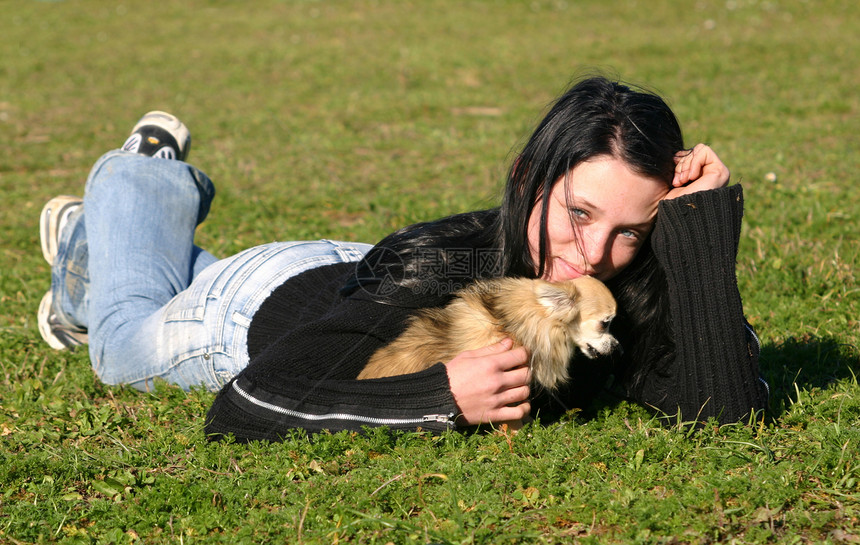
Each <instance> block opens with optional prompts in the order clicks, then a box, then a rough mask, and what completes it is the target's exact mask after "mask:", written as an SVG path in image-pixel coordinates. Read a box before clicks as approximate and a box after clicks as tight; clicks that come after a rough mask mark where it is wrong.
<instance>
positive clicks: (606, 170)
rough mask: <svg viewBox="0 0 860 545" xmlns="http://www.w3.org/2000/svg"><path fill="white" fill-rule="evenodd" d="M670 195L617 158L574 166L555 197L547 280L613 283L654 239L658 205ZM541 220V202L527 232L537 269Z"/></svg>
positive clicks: (549, 225) (661, 185)
mask: <svg viewBox="0 0 860 545" xmlns="http://www.w3.org/2000/svg"><path fill="white" fill-rule="evenodd" d="M565 178H567V183H565ZM668 192H669V185H668V184H667V183H666V182H664V181H661V180H658V179H656V178H649V177H647V176H643V175H641V174H637V173H635V172H633V171H632V170H630V168H629V167H628V166H627V164H626V163H624V162H623V161H621V160H620V159H616V158H614V157H610V156H604V155H602V156H599V157H595V158H594V159H592V160H590V161H586V162H583V163H580V164H578V165H577V166H575V167H574V168H573V169H571V170H570V172H568V173H567V176H562V177H561V178H559V179H558V180H556V182H555V184H554V185H553V188H552V191H551V192H550V196H549V203H547V206H548V216H547V240H546V242H547V249H546V251H547V255H546V258H547V261H546V266H545V271H544V275H543V278H544V279H545V280H549V281H551V282H559V281H563V280H570V279H572V278H577V277H579V276H585V275H589V276H594V277H595V278H598V279H599V280H603V281H606V280H609V279H610V278H612V277H614V276H615V275H616V274H618V273H619V272H620V271H621V270H623V269H624V267H626V266H627V265H629V264H630V262H631V261H633V258H634V257H635V256H636V253H637V252H638V251H639V248H640V247H641V246H642V243H643V242H644V241H645V239H646V238H647V237H648V235H649V234H650V233H651V228H652V227H653V226H654V219H655V217H656V215H657V204H658V203H659V202H660V200H661V199H662V198H663V197H664V196H666V194H667V193H668ZM540 216H541V203H540V202H538V203H537V204H535V206H534V208H533V209H532V213H531V217H530V218H529V227H528V241H529V250H530V251H531V256H532V260H533V261H534V263H538V262H539V259H538V257H539V248H540V246H539V241H540Z"/></svg>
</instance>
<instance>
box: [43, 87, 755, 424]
mask: <svg viewBox="0 0 860 545" xmlns="http://www.w3.org/2000/svg"><path fill="white" fill-rule="evenodd" d="M188 142H189V138H188V132H187V129H185V127H184V125H182V123H181V122H179V121H178V120H177V119H176V118H174V117H173V116H170V115H168V114H163V113H160V112H154V113H150V114H147V115H146V116H144V118H143V119H142V120H141V121H140V123H138V125H137V126H136V127H135V128H134V129H133V130H132V136H131V137H129V140H128V141H127V142H126V145H125V146H124V148H125V149H124V150H121V151H117V152H111V153H109V154H107V155H106V156H105V157H103V158H102V159H101V160H100V161H99V162H98V163H97V164H96V166H95V167H94V168H93V171H92V173H91V174H90V177H89V179H88V181H87V185H86V189H85V194H84V198H83V201H82V202H81V201H80V199H75V198H71V197H59V198H56V199H54V200H52V201H51V202H50V203H48V205H46V207H45V209H44V210H43V213H42V233H41V234H42V247H43V252H44V253H45V257H46V259H47V260H48V262H49V263H51V264H52V289H51V291H50V292H49V293H48V294H46V296H45V298H44V299H43V302H42V305H41V306H40V311H39V324H40V331H41V332H42V335H43V337H44V338H45V339H46V340H47V341H48V342H49V343H51V345H52V346H54V347H56V348H62V347H67V346H74V345H76V344H81V343H83V342H86V341H87V340H88V341H89V345H90V347H89V348H90V357H91V360H92V364H93V367H94V369H95V371H96V373H97V374H98V375H99V377H100V378H101V379H102V380H104V381H105V382H107V383H110V384H130V385H132V386H134V387H136V388H139V389H148V388H150V387H151V386H152V384H153V380H154V379H155V378H161V379H164V380H167V381H169V382H172V383H174V384H178V385H180V386H182V387H184V388H188V387H191V386H195V385H201V384H202V385H204V386H206V387H208V388H210V389H212V390H220V392H219V394H218V396H217V398H216V399H215V402H214V404H213V406H212V408H211V409H210V411H209V415H208V418H207V423H206V430H207V432H208V433H209V434H211V436H212V437H220V436H224V435H228V434H233V435H234V436H235V437H236V438H237V439H238V440H254V439H269V440H277V439H278V438H279V437H282V436H283V435H284V434H285V433H286V432H287V430H289V429H291V428H302V429H305V430H308V431H317V430H320V429H330V430H339V429H360V428H361V427H363V426H378V425H384V426H389V427H391V428H396V429H416V428H422V429H428V430H444V429H449V428H457V427H460V426H466V425H474V424H480V423H491V422H502V421H511V420H519V419H521V418H523V417H525V416H528V415H529V414H532V415H535V414H536V415H538V416H539V417H541V418H544V419H546V418H551V417H552V416H554V415H556V414H558V413H559V412H561V411H564V410H567V409H570V408H573V407H583V406H585V404H587V403H588V402H589V400H590V399H591V398H592V397H593V395H594V393H596V392H599V391H600V390H601V389H602V388H604V387H605V386H606V385H607V383H608V381H609V379H610V378H612V379H614V387H615V388H616V389H617V391H620V392H622V393H623V395H625V396H627V397H629V398H631V399H634V400H636V401H638V402H640V403H643V404H645V405H647V406H649V407H653V408H654V409H656V410H659V411H662V412H665V413H668V414H677V413H678V412H680V413H681V415H682V418H684V419H685V420H695V419H700V420H702V419H706V418H708V417H717V418H719V419H720V421H723V422H728V421H737V420H739V419H742V418H744V417H745V416H747V415H749V414H751V413H752V412H755V411H759V410H761V409H763V407H764V406H765V403H766V399H767V385H766V383H764V381H763V380H761V379H760V378H759V372H758V351H759V347H758V341H757V339H756V337H755V334H754V332H753V331H752V329H751V328H750V326H749V325H748V323H747V322H746V320H745V319H744V316H743V308H742V304H741V297H740V294H739V293H738V289H737V283H736V278H735V257H736V252H737V244H738V237H739V233H740V224H741V217H742V214H743V200H742V191H741V188H740V187H739V186H731V187H730V186H728V182H729V171H728V169H727V168H726V167H725V166H724V165H723V163H722V162H721V161H720V159H719V158H718V157H717V156H716V154H715V153H714V152H713V151H712V150H711V149H710V148H708V147H707V146H705V145H702V144H699V145H697V146H695V147H694V148H692V149H689V150H685V149H684V144H683V139H682V135H681V129H680V127H679V125H678V122H677V120H676V118H675V116H674V114H673V113H672V111H671V110H670V109H669V107H668V106H667V105H666V104H665V102H664V101H663V100H662V99H661V98H659V97H658V96H655V95H653V94H651V93H647V92H643V91H639V90H634V89H632V88H630V87H629V86H626V85H622V84H619V83H616V82H612V81H609V80H607V79H605V78H600V77H595V78H589V79H585V80H582V81H580V82H578V83H577V84H575V85H574V86H572V87H571V88H570V89H569V90H568V91H567V92H566V93H565V94H564V95H563V96H562V97H560V98H559V99H558V100H557V101H556V103H555V104H554V105H553V107H552V108H551V110H550V112H549V113H548V114H547V116H546V117H545V119H544V120H543V121H542V122H541V123H540V124H539V125H538V127H537V129H536V130H535V132H534V134H533V135H532V137H531V138H530V140H529V141H528V143H527V144H526V145H525V148H524V149H523V150H522V152H521V153H520V154H519V155H518V157H517V158H516V160H515V161H514V163H513V165H512V167H511V169H510V171H509V174H508V182H507V186H506V190H505V196H504V199H503V202H502V204H501V206H500V207H498V208H495V209H491V210H484V211H478V212H472V213H466V214H459V215H455V216H452V217H448V218H444V219H440V220H438V221H435V222H430V223H422V224H417V225H412V226H409V227H406V228H404V229H402V230H400V231H397V232H395V233H393V234H391V235H389V236H388V237H386V238H384V239H383V240H382V241H380V242H379V243H378V244H376V245H375V246H373V247H371V246H369V245H366V244H353V243H344V242H334V241H314V242H286V243H273V244H268V245H264V246H259V247H256V248H252V249H249V250H246V251H245V252H242V253H240V254H238V255H236V256H234V257H231V258H228V259H224V260H221V261H217V260H216V259H215V258H214V257H213V256H211V255H210V254H208V253H207V252H205V251H203V250H201V249H200V248H198V247H196V246H194V243H193V236H194V229H195V227H196V225H197V224H199V223H200V222H201V221H203V219H204V218H205V217H206V214H207V212H208V210H209V205H210V202H211V200H212V197H213V195H214V188H213V186H212V183H211V181H210V180H209V179H208V178H207V177H206V175H205V174H203V173H202V172H200V171H199V170H197V169H195V168H194V167H191V166H190V165H188V164H187V163H184V162H182V160H183V159H184V158H185V156H186V154H187V151H188ZM165 159H167V160H165ZM501 275H506V276H524V277H532V278H537V277H542V278H545V279H548V280H550V281H560V280H565V279H570V278H575V277H578V276H581V275H592V276H595V277H596V278H599V279H601V280H603V281H604V282H606V283H607V285H608V286H609V287H610V289H611V290H612V291H613V293H614V295H615V296H616V298H617V300H618V302H619V309H620V312H619V317H618V318H617V319H616V320H615V321H614V322H613V332H614V333H615V335H616V336H617V337H618V338H619V339H620V340H621V342H622V346H623V348H624V351H623V355H621V356H619V357H614V358H612V359H611V360H609V359H607V361H598V362H596V363H595V362H594V361H591V360H586V361H579V360H578V359H577V360H574V361H572V362H571V364H570V368H571V375H572V377H573V378H572V380H571V381H570V382H569V383H568V384H567V385H566V386H565V387H563V388H561V389H560V390H558V391H555V392H552V393H548V392H532V391H530V389H529V385H528V369H527V367H526V363H527V361H528V354H527V353H526V351H525V349H523V348H513V347H512V345H511V342H510V341H509V340H505V341H502V342H500V343H498V344H496V345H493V346H488V347H485V348H481V349H478V350H472V351H467V352H464V353H462V354H460V355H458V356H457V357H455V358H454V359H452V360H451V361H447V362H438V363H437V364H436V365H434V366H432V367H430V368H429V369H427V370H425V371H422V372H420V373H415V374H411V375H403V376H397V377H390V378H383V379H374V380H361V381H360V380H356V376H357V375H358V373H359V372H360V371H361V369H362V368H363V366H364V364H365V363H366V362H367V360H368V359H369V357H370V355H371V354H372V353H373V352H374V351H375V350H376V349H378V348H379V347H381V346H383V345H385V344H386V343H388V342H390V341H391V340H392V339H394V338H395V337H396V336H397V335H398V334H399V333H400V332H402V331H403V329H404V327H405V322H406V320H407V319H408V317H409V316H410V315H411V314H412V313H414V312H415V311H416V310H417V309H419V308H424V307H429V306H437V305H443V304H445V303H446V302H448V301H449V300H450V298H451V293H452V291H454V290H455V289H456V288H458V287H461V286H465V285H467V284H468V283H469V282H470V281H471V280H474V279H476V278H480V277H492V276H501ZM87 335H88V339H87Z"/></svg>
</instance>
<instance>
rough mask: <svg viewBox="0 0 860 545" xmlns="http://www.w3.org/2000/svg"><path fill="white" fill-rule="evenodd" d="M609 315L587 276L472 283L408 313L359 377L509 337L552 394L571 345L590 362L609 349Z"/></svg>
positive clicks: (563, 375) (611, 310) (604, 295)
mask: <svg viewBox="0 0 860 545" xmlns="http://www.w3.org/2000/svg"><path fill="white" fill-rule="evenodd" d="M615 312H616V303H615V299H614V298H613V297H612V294H611V293H610V291H609V289H608V288H607V287H606V286H605V285H603V283H602V282H600V281H599V280H596V279H594V278H591V277H588V276H584V277H581V278H577V279H574V280H569V281H567V282H560V283H550V282H546V281H544V280H532V279H526V278H499V279H493V280H479V281H477V282H475V283H474V284H472V285H470V286H469V287H467V288H465V289H463V290H461V291H459V292H458V293H457V294H456V297H455V298H454V300H453V301H452V302H451V303H449V304H448V305H447V306H445V307H442V308H431V309H424V310H422V311H420V312H419V313H418V314H416V315H415V316H413V317H412V318H411V319H410V322H409V324H408V326H407V328H406V330H405V331H404V332H403V333H402V334H401V335H400V336H399V337H398V338H397V339H395V340H394V341H393V342H392V343H391V344H389V345H387V346H385V347H383V348H380V349H379V350H377V351H376V353H374V354H373V356H372V357H371V359H370V361H369V362H368V364H367V366H366V367H365V368H364V370H362V372H361V374H360V375H359V376H358V378H359V379H370V378H379V377H387V376H393V375H402V374H406V373H414V372H417V371H421V370H423V369H426V368H427V367H430V366H431V365H434V364H435V363H437V362H440V361H441V362H447V361H450V360H452V359H453V358H454V356H456V355H457V354H459V353H461V352H463V351H465V350H473V349H476V348H482V347H485V346H489V345H491V344H493V343H496V342H499V341H500V340H502V339H503V338H505V337H510V338H511V339H513V341H514V343H515V346H525V347H526V348H527V349H528V351H529V353H530V354H531V362H530V365H531V371H532V380H533V382H535V383H537V384H540V385H541V386H543V387H545V388H549V389H554V388H556V387H557V386H559V385H560V384H562V383H564V382H566V381H567V380H569V378H570V377H569V374H568V371H567V366H568V362H569V361H570V359H571V357H573V355H574V352H575V351H576V348H577V347H579V349H580V350H582V352H583V353H584V354H585V355H586V356H588V357H589V358H596V357H597V356H598V355H600V354H604V355H605V354H609V353H610V352H612V351H613V350H614V349H615V347H616V346H617V345H618V341H617V340H615V338H614V337H613V336H612V335H610V334H609V332H608V329H609V322H610V321H612V318H614V317H615Z"/></svg>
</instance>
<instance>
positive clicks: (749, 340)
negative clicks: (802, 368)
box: [639, 185, 767, 422]
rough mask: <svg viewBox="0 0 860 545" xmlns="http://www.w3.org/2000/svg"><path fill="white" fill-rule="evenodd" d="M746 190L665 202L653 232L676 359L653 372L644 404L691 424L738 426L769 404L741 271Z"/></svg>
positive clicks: (738, 188) (645, 388)
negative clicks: (739, 277) (739, 251)
mask: <svg viewBox="0 0 860 545" xmlns="http://www.w3.org/2000/svg"><path fill="white" fill-rule="evenodd" d="M742 216H743V190H742V188H741V186H739V185H734V186H729V187H725V188H721V189H715V190H710V191H701V192H697V193H692V194H690V195H685V196H683V197H679V198H677V199H673V200H668V201H663V202H662V203H661V204H660V206H659V210H658V213H657V218H658V219H657V224H656V225H655V228H654V231H653V233H652V247H653V249H654V254H655V256H656V258H657V260H658V262H659V263H660V265H661V266H662V268H663V269H664V271H665V274H666V281H667V285H668V298H669V311H670V313H671V322H672V332H671V336H672V341H673V343H674V347H675V350H674V352H673V356H672V357H673V358H674V360H673V361H670V362H665V364H664V365H663V366H662V370H661V372H655V373H651V374H649V376H647V377H646V378H645V380H644V384H643V387H642V389H641V390H640V396H641V397H642V399H639V401H640V402H642V403H645V404H648V405H650V406H653V407H656V408H658V409H659V410H661V411H663V412H665V413H667V414H676V413H677V412H678V411H679V410H680V412H681V415H682V417H683V418H684V420H686V421H690V420H694V419H695V420H698V421H702V420H705V419H707V418H709V417H716V418H718V419H719V421H721V422H736V421H738V420H741V419H743V418H744V417H746V416H748V415H749V414H750V413H751V412H753V411H758V410H761V409H763V408H764V407H765V404H766V402H767V384H766V383H765V382H764V381H763V380H762V379H761V378H760V375H759V367H758V354H759V346H758V340H757V338H756V336H755V333H754V332H753V330H752V328H751V327H750V325H749V324H748V323H747V321H746V319H745V318H744V314H743V306H742V302H741V296H740V293H739V291H738V287H737V277H736V273H735V266H736V258H737V249H738V241H739V238H740V230H741V218H742Z"/></svg>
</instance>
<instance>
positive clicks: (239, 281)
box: [51, 151, 371, 391]
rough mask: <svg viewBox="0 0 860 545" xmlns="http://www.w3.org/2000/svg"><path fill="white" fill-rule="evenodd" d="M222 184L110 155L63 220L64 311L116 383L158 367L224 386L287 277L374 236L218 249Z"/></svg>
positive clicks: (60, 274)
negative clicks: (211, 238) (202, 228)
mask: <svg viewBox="0 0 860 545" xmlns="http://www.w3.org/2000/svg"><path fill="white" fill-rule="evenodd" d="M214 194H215V188H214V186H213V185H212V182H211V181H210V180H209V178H208V177H207V176H206V175H205V174H203V173H202V172H201V171H199V170H197V169H196V168H194V167H192V166H190V165H188V164H187V163H183V162H180V161H173V160H166V159H155V158H151V157H145V156H142V155H137V154H130V153H127V152H121V151H114V152H110V153H108V154H106V155H105V156H104V157H102V158H101V159H99V161H98V162H97V163H96V164H95V166H94V167H93V169H92V171H91V173H90V176H89V178H88V179H87V184H86V189H85V192H84V205H83V206H82V207H81V208H79V209H78V210H77V211H76V212H75V214H73V215H72V216H71V217H70V218H69V222H68V224H67V227H65V228H64V229H63V232H62V235H61V240H60V243H59V249H58V254H57V258H56V260H55V262H54V266H53V268H52V272H51V278H52V285H51V289H52V291H53V294H54V308H55V311H56V312H57V314H58V315H59V317H60V319H61V320H62V321H65V322H67V323H68V324H69V325H75V326H81V327H84V328H86V329H87V330H88V334H89V351H90V360H91V362H92V365H93V368H94V369H95V372H96V374H97V375H98V376H99V378H100V379H101V380H102V381H104V382H105V383H108V384H128V385H131V386H133V387H135V388H137V389H140V390H149V389H151V388H152V387H153V384H154V382H153V381H154V379H156V378H160V379H163V380H165V381H167V382H169V383H172V384H176V385H178V386H180V387H182V388H184V389H188V388H190V387H192V386H201V385H202V386H203V387H205V388H208V389H209V390H212V391H216V390H218V389H220V388H221V387H222V386H223V385H224V384H226V383H227V382H229V381H230V379H232V378H233V377H234V376H235V375H236V374H237V373H239V371H241V370H242V369H244V368H245V366H247V365H248V349H247V339H248V327H249V326H250V323H251V319H252V318H253V316H254V313H255V312H256V311H257V310H258V309H259V308H260V305H261V304H262V303H263V301H264V300H265V299H266V298H267V297H268V296H269V294H271V292H272V291H273V290H274V289H275V288H277V287H278V286H279V285H281V284H282V283H283V282H284V281H285V280H287V279H288V278H290V277H292V276H294V275H296V274H298V273H301V272H303V271H305V270H308V269H312V268H314V267H319V266H322V265H328V264H332V263H342V262H354V261H359V260H361V258H362V257H363V256H364V254H365V253H366V252H367V251H368V250H369V249H370V248H371V245H369V244H362V243H344V242H335V241H328V240H321V241H313V242H275V243H271V244H265V245H262V246H257V247H254V248H250V249H248V250H245V251H243V252H241V253H239V254H237V255H235V256H233V257H230V258H227V259H222V260H217V259H216V258H215V257H214V256H212V254H210V253H208V252H206V251H204V250H202V249H200V248H198V247H197V246H195V245H194V231H195V228H196V226H197V225H198V224H199V223H200V222H202V221H203V220H204V219H205V216H206V214H207V213H208V211H209V205H210V203H211V201H212V198H213V197H214Z"/></svg>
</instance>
